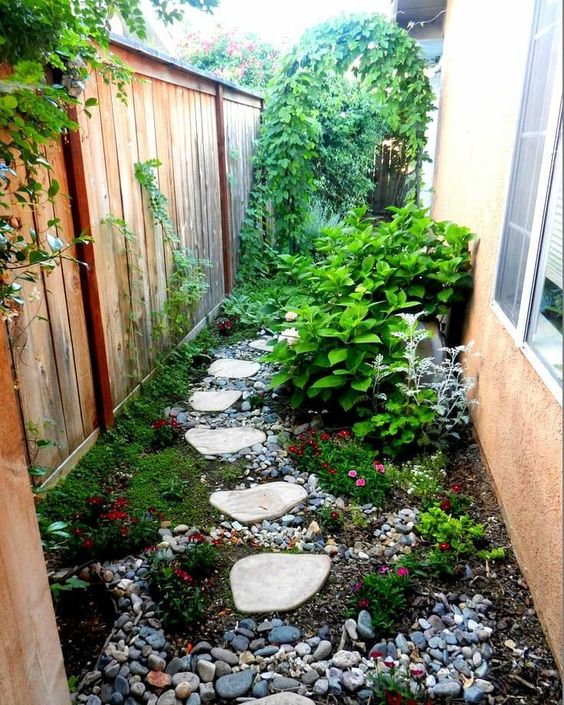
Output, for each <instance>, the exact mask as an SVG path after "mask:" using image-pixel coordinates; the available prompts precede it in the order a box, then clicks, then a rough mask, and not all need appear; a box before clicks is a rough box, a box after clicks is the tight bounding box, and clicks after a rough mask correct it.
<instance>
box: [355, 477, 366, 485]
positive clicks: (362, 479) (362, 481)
mask: <svg viewBox="0 0 564 705" xmlns="http://www.w3.org/2000/svg"><path fill="white" fill-rule="evenodd" d="M365 484H366V480H365V479H364V478H363V477H359V478H358V480H357V481H356V486H357V487H364V485H365Z"/></svg>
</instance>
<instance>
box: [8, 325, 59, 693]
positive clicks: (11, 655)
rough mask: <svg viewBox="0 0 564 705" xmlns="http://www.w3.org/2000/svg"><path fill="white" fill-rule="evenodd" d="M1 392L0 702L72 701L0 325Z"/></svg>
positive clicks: (12, 381) (9, 367)
mask: <svg viewBox="0 0 564 705" xmlns="http://www.w3.org/2000/svg"><path fill="white" fill-rule="evenodd" d="M0 389H1V390H2V404H0V425H1V427H2V442H1V443H0V536H1V537H2V540H1V541H0V624H1V625H2V628H1V629H0V701H1V702H2V703H6V705H8V703H9V705H51V704H53V705H55V704H56V705H70V696H69V691H68V687H67V679H66V675H65V667H64V663H63V655H62V652H61V646H60V642H59V635H58V633H57V624H56V621H55V614H54V612H53V603H52V601H51V591H50V589H49V582H48V580H47V570H46V567H45V560H44V558H43V550H42V548H41V538H40V536H39V529H38V526H37V520H36V517H35V504H34V501H33V493H32V491H31V483H30V480H29V474H28V472H27V459H26V453H25V436H24V432H23V428H22V423H21V417H20V411H19V407H18V399H17V396H16V392H15V389H14V380H13V377H12V365H11V358H10V353H9V347H8V340H7V335H6V329H5V326H4V325H3V324H0Z"/></svg>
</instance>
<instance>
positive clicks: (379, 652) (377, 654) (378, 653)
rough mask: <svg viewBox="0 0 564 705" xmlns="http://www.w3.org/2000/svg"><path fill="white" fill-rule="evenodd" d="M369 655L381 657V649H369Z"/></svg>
mask: <svg viewBox="0 0 564 705" xmlns="http://www.w3.org/2000/svg"><path fill="white" fill-rule="evenodd" d="M369 656H370V657H371V658H381V657H382V652H381V651H371V652H370V654H369Z"/></svg>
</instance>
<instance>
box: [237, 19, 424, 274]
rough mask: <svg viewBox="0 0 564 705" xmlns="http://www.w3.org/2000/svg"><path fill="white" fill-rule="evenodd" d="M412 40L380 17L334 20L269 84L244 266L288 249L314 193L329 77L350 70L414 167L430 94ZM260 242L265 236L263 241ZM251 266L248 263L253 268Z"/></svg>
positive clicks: (313, 32)
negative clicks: (272, 250)
mask: <svg viewBox="0 0 564 705" xmlns="http://www.w3.org/2000/svg"><path fill="white" fill-rule="evenodd" d="M424 67H425V65H424V60H423V58H422V56H421V54H420V51H419V49H418V47H417V44H416V43H415V41H414V40H413V39H412V38H411V37H410V36H409V34H408V33H407V32H406V31H405V30H403V29H401V28H400V27H399V26H398V25H397V24H396V23H394V22H389V21H388V20H387V19H386V18H385V17H383V16H382V15H378V14H368V15H353V16H348V17H342V18H337V19H335V20H331V21H329V22H326V23H323V24H320V25H318V26H317V27H314V28H313V29H311V30H310V31H308V32H307V33H306V34H305V35H304V37H303V38H302V40H301V41H300V43H299V44H298V45H297V46H296V48H295V49H294V50H293V51H292V52H291V53H290V54H288V55H287V56H286V57H285V58H284V60H283V61H282V63H281V66H280V69H279V71H278V73H277V75H276V76H275V78H274V80H273V81H272V83H271V84H270V86H269V90H268V93H267V96H266V101H265V105H266V107H265V111H264V113H263V117H262V124H261V131H260V136H259V142H258V146H257V155H256V161H255V176H254V178H255V182H254V186H253V193H252V196H251V205H250V209H249V216H248V219H247V223H246V227H245V231H244V233H243V254H244V259H245V262H246V264H247V265H249V264H250V263H251V262H257V261H260V258H261V252H262V250H263V248H264V247H265V245H266V244H267V243H270V244H274V246H275V247H276V249H279V250H283V251H284V250H286V251H287V250H293V249H295V246H296V243H297V242H298V241H299V235H300V230H301V227H302V225H303V223H304V220H305V218H306V215H307V208H308V204H309V201H310V197H311V194H312V192H313V191H314V190H315V179H314V172H313V159H314V157H315V155H316V148H317V145H318V141H319V137H320V126H319V122H318V120H317V117H316V111H317V106H319V105H322V98H323V95H322V91H323V85H324V83H325V80H326V79H327V76H330V75H331V74H332V73H340V74H345V73H347V72H352V73H353V74H354V75H356V76H357V77H358V79H359V80H360V81H361V82H362V85H363V86H364V87H365V88H366V90H367V91H371V92H372V93H373V94H374V96H375V97H376V99H377V100H378V104H379V110H380V111H381V114H382V117H383V118H384V119H385V120H386V122H387V125H388V128H389V130H390V133H391V134H392V135H393V136H395V137H397V138H399V139H400V140H402V141H403V142H404V143H405V148H406V151H407V155H408V157H409V158H410V159H412V160H413V161H415V160H416V159H418V158H420V157H421V155H422V153H423V150H424V147H425V129H426V126H427V122H428V117H429V112H430V111H431V109H432V105H433V104H432V91H431V87H430V85H429V82H428V80H427V77H426V76H425V73H424ZM265 236H266V237H265ZM251 266H252V265H251Z"/></svg>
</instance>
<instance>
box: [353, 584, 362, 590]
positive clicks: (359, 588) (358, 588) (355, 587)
mask: <svg viewBox="0 0 564 705" xmlns="http://www.w3.org/2000/svg"><path fill="white" fill-rule="evenodd" d="M353 590H354V591H355V592H358V591H359V590H362V583H355V584H354V585H353Z"/></svg>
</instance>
